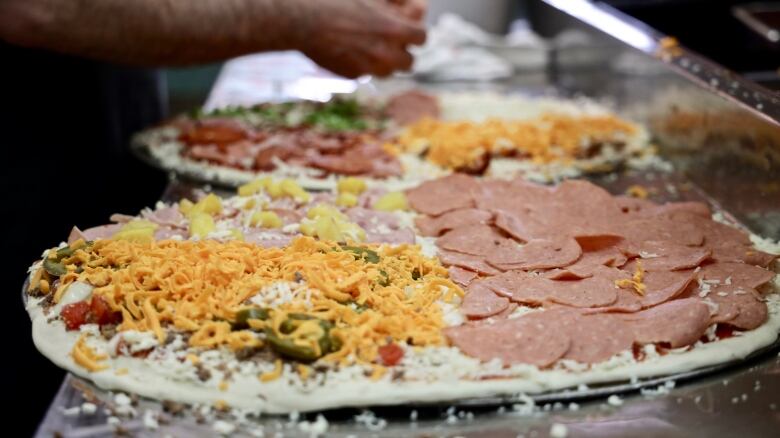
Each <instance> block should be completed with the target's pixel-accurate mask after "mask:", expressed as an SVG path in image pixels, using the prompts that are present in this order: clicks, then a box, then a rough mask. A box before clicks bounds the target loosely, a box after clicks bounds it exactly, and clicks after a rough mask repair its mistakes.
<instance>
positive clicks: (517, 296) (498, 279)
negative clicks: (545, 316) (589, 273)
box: [484, 271, 618, 307]
mask: <svg viewBox="0 0 780 438" xmlns="http://www.w3.org/2000/svg"><path fill="white" fill-rule="evenodd" d="M484 284H485V285H486V286H487V287H488V288H490V289H491V290H493V291H494V292H496V293H497V294H499V295H503V296H505V297H507V298H509V299H511V300H512V301H515V302H517V303H522V304H530V305H542V304H545V303H558V304H563V305H567V306H572V307H604V306H608V305H610V304H612V303H614V302H615V300H616V299H617V290H618V289H617V286H615V283H614V282H613V281H612V280H610V279H608V278H605V277H601V276H599V277H591V278H585V279H582V280H574V281H566V280H550V279H548V278H544V277H542V276H539V275H534V274H528V273H525V272H519V271H510V272H505V273H503V274H500V275H496V276H494V277H490V278H487V279H485V280H484Z"/></svg>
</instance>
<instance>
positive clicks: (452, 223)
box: [414, 208, 493, 237]
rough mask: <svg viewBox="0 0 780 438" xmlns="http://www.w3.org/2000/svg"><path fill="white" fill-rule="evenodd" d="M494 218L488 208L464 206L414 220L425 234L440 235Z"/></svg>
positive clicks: (484, 222) (487, 221)
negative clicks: (435, 215) (438, 214)
mask: <svg viewBox="0 0 780 438" xmlns="http://www.w3.org/2000/svg"><path fill="white" fill-rule="evenodd" d="M492 219H493V214H492V213H490V212H489V211H486V210H478V209H475V208H464V209H460V210H453V211H450V212H447V213H444V214H442V215H441V216H437V217H430V216H420V217H418V218H416V219H415V220H414V224H415V225H416V226H417V229H418V230H420V234H422V235H423V236H434V237H436V236H439V235H441V234H442V233H443V232H445V231H448V230H452V229H455V228H458V227H462V226H465V225H475V224H487V223H489V222H490V221H491V220H492Z"/></svg>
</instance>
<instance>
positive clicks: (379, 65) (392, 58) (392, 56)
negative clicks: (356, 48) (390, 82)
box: [369, 44, 414, 76]
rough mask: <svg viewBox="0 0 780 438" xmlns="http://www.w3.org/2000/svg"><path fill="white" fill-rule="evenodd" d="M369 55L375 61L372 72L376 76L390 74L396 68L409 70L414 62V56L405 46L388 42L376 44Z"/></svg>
mask: <svg viewBox="0 0 780 438" xmlns="http://www.w3.org/2000/svg"><path fill="white" fill-rule="evenodd" d="M369 56H370V57H371V58H372V59H373V61H374V64H373V66H372V69H371V70H372V71H371V73H372V74H374V75H376V76H388V75H390V74H391V73H393V72H394V71H396V70H404V71H406V70H409V69H411V67H412V64H413V63H414V57H413V56H412V54H411V53H409V52H408V51H407V50H406V49H405V48H403V47H399V46H390V45H387V44H378V45H375V46H374V47H373V50H372V52H371V53H370V54H369Z"/></svg>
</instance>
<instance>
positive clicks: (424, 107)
mask: <svg viewBox="0 0 780 438" xmlns="http://www.w3.org/2000/svg"><path fill="white" fill-rule="evenodd" d="M439 113H440V109H439V100H438V99H437V98H436V97H435V96H431V95H430V94H428V93H424V92H422V91H419V90H409V91H406V92H403V93H400V94H396V95H395V96H392V97H391V98H390V99H388V101H387V105H386V106H385V114H386V115H387V116H388V117H390V119H392V120H393V121H395V122H396V123H398V124H399V125H409V124H412V123H414V122H416V121H418V120H421V119H424V118H426V117H429V118H433V119H437V118H439Z"/></svg>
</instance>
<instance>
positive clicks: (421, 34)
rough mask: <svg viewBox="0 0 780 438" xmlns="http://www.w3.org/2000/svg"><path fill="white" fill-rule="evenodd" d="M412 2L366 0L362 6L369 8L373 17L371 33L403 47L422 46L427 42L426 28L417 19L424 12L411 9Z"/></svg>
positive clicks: (369, 24) (406, 0) (404, 0)
mask: <svg viewBox="0 0 780 438" xmlns="http://www.w3.org/2000/svg"><path fill="white" fill-rule="evenodd" d="M409 3H410V0H387V3H378V2H376V0H366V1H364V2H362V5H363V6H364V7H365V8H367V10H368V11H370V12H369V15H370V16H372V17H373V20H371V22H370V23H366V24H367V26H369V28H370V31H371V33H372V34H374V35H375V36H377V37H382V38H385V39H387V40H394V41H396V42H398V43H399V44H401V45H409V44H413V45H420V44H423V43H424V42H425V27H424V25H423V24H422V23H420V22H419V20H418V19H416V18H411V16H417V15H419V16H422V15H421V13H422V12H424V9H423V11H422V12H421V11H418V10H417V8H418V7H417V6H416V5H417V4H418V3H419V0H417V1H416V3H415V6H414V7H413V8H411V9H409V6H407V5H408V4H409Z"/></svg>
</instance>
